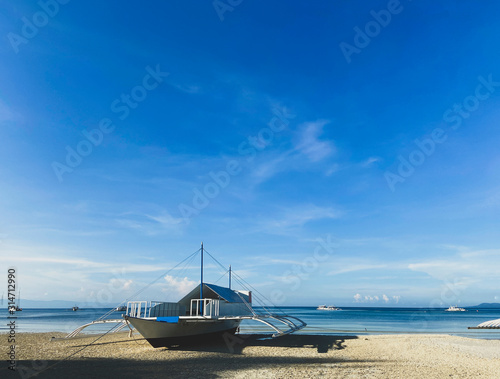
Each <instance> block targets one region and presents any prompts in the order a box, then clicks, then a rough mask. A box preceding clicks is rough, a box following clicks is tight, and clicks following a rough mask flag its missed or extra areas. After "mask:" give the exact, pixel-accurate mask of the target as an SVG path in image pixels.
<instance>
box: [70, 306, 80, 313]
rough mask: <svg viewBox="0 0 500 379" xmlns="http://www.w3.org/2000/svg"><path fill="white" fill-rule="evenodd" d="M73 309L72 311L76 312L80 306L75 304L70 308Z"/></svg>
mask: <svg viewBox="0 0 500 379" xmlns="http://www.w3.org/2000/svg"><path fill="white" fill-rule="evenodd" d="M72 309H73V312H76V311H77V310H79V309H80V308H78V307H77V306H76V305H75V306H74V307H73V308H72Z"/></svg>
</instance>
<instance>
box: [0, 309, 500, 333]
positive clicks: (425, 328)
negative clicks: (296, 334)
mask: <svg viewBox="0 0 500 379" xmlns="http://www.w3.org/2000/svg"><path fill="white" fill-rule="evenodd" d="M257 309H258V308H257ZM108 310H109V309H80V310H78V311H76V312H73V311H72V310H71V309H24V310H23V311H22V312H17V314H16V316H17V319H16V331H17V332H18V333H26V332H52V331H58V332H67V333H69V332H71V331H72V330H74V329H75V328H77V327H78V326H80V325H83V324H85V323H87V322H91V321H93V320H95V319H97V318H99V317H101V316H102V315H104V314H105V313H106V312H108ZM281 310H282V311H283V312H284V313H287V314H290V315H293V316H296V317H299V318H301V319H302V320H304V321H305V322H306V323H307V324H308V326H307V327H306V328H305V329H303V330H301V331H300V333H308V334H312V333H314V334H346V335H349V334H381V333H445V334H453V335H460V336H464V337H474V338H488V339H500V330H498V331H495V330H489V331H486V330H481V331H477V330H468V329H467V327H468V326H476V325H477V324H479V323H481V322H484V321H488V320H493V319H498V318H500V309H490V310H485V309H479V310H478V311H476V310H475V309H469V310H468V311H467V312H445V311H444V309H442V310H435V309H423V308H415V309H411V308H343V309H342V310H341V311H319V310H316V308H313V307H283V308H281ZM273 311H274V310H273ZM276 313H279V312H276ZM122 314H123V312H113V313H111V314H110V315H109V316H108V317H107V318H111V319H120V318H121V315H122ZM7 316H8V313H7V311H6V310H2V311H1V317H2V319H3V322H2V323H1V326H0V332H6V331H7V327H6V326H7ZM9 321H10V320H9ZM110 327H111V325H110V324H104V325H100V326H97V325H96V326H92V327H90V328H88V329H86V331H87V332H88V333H90V332H96V333H97V332H103V331H106V330H108V329H109V328H110ZM241 332H242V333H252V332H255V333H257V332H258V333H262V332H270V330H269V329H268V328H266V326H265V325H263V324H262V325H261V324H260V323H257V322H248V321H245V322H244V323H242V326H241Z"/></svg>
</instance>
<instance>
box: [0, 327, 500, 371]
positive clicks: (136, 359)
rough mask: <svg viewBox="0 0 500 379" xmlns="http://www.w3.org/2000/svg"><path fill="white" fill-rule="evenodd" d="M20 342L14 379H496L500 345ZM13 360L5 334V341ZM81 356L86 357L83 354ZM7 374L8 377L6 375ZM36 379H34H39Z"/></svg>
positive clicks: (397, 338)
mask: <svg viewBox="0 0 500 379" xmlns="http://www.w3.org/2000/svg"><path fill="white" fill-rule="evenodd" d="M52 336H55V337H63V336H64V335H63V334H61V333H25V334H18V335H17V341H16V344H17V348H16V359H17V368H18V371H17V372H12V371H10V370H7V369H6V368H7V366H8V362H7V361H6V359H5V358H3V359H2V364H3V365H4V367H2V368H1V370H2V372H3V374H2V377H12V378H18V377H22V378H28V377H35V378H94V377H97V378H116V377H120V378H132V377H133V378H145V377H147V378H181V377H182V378H191V377H203V378H316V377H321V376H324V377H328V378H417V377H426V378H445V377H446V378H478V377H480V378H498V377H499V375H500V374H499V373H500V340H476V339H468V338H463V337H453V336H447V335H377V336H359V337H340V336H319V335H318V336H314V335H289V336H284V337H280V338H277V339H272V340H262V339H260V338H259V336H251V337H248V336H236V337H234V338H232V339H230V340H227V341H226V342H225V343H224V342H221V343H218V344H210V345H204V346H179V347H171V348H157V349H154V348H152V347H151V346H150V345H149V344H148V343H147V342H146V341H145V340H143V339H142V338H141V336H140V335H134V336H133V338H132V339H130V338H129V337H128V334H127V333H118V334H114V335H107V336H104V337H102V338H101V339H99V340H98V341H97V342H95V343H94V344H93V345H91V346H88V347H86V346H87V345H88V344H90V343H91V342H93V341H94V340H95V339H96V338H97V336H85V337H83V338H77V339H73V340H55V341H50V338H51V337H52ZM0 340H1V343H0V346H1V349H2V351H1V354H2V356H3V357H6V356H7V354H6V353H7V351H8V345H9V344H8V343H7V335H5V334H3V335H0ZM82 349H83V350H82ZM4 374H8V375H4ZM35 374H36V376H33V375H35Z"/></svg>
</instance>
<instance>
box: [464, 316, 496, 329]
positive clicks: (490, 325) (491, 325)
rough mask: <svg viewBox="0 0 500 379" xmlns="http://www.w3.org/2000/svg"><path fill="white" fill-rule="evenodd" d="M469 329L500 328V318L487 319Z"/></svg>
mask: <svg viewBox="0 0 500 379" xmlns="http://www.w3.org/2000/svg"><path fill="white" fill-rule="evenodd" d="M469 329H500V318H499V319H496V320H491V321H486V322H483V323H481V324H479V325H478V326H476V327H475V328H469Z"/></svg>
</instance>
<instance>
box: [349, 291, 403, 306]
mask: <svg viewBox="0 0 500 379" xmlns="http://www.w3.org/2000/svg"><path fill="white" fill-rule="evenodd" d="M400 299H401V296H399V295H394V296H392V297H389V296H387V295H386V294H383V295H382V296H378V295H361V294H360V293H357V294H356V295H354V303H381V302H384V303H385V304H388V303H389V302H392V303H395V304H397V303H399V300H400Z"/></svg>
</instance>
